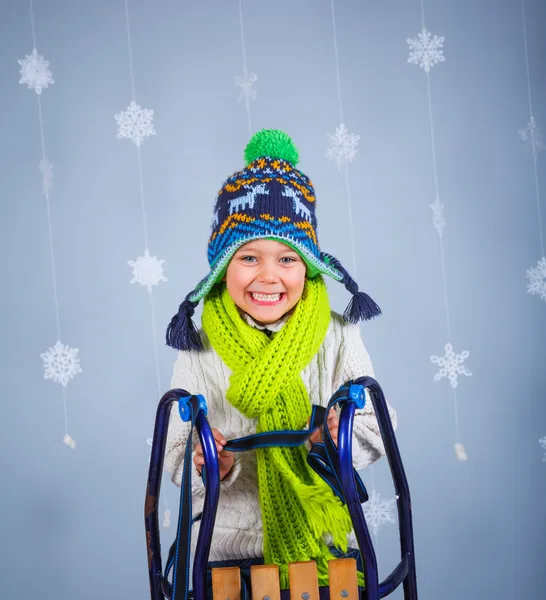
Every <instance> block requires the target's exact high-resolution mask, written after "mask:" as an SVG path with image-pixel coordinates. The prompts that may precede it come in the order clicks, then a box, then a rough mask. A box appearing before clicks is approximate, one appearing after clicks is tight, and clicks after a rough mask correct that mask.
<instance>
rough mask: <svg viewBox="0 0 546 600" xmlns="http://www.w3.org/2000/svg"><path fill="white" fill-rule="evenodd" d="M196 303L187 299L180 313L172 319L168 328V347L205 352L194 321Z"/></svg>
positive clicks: (179, 309) (180, 308)
mask: <svg viewBox="0 0 546 600" xmlns="http://www.w3.org/2000/svg"><path fill="white" fill-rule="evenodd" d="M196 306H197V303H196V302H191V301H190V300H188V298H186V299H185V300H184V302H182V304H181V305H180V307H179V308H178V312H177V313H176V315H174V317H173V318H172V319H171V322H170V323H169V326H168V327H167V334H166V341H167V345H168V346H171V347H172V348H174V349H175V350H197V351H200V350H203V342H202V341H201V336H200V335H199V331H198V330H197V327H196V326H195V323H194V322H193V321H192V317H193V313H194V312H195V307H196Z"/></svg>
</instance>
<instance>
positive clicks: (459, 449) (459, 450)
mask: <svg viewBox="0 0 546 600" xmlns="http://www.w3.org/2000/svg"><path fill="white" fill-rule="evenodd" d="M455 455H456V456H457V458H458V459H459V460H460V461H462V462H463V461H465V460H468V454H467V453H466V450H465V447H464V446H463V444H460V443H457V444H455Z"/></svg>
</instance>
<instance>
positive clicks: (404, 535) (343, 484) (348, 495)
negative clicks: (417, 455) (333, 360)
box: [145, 377, 417, 600]
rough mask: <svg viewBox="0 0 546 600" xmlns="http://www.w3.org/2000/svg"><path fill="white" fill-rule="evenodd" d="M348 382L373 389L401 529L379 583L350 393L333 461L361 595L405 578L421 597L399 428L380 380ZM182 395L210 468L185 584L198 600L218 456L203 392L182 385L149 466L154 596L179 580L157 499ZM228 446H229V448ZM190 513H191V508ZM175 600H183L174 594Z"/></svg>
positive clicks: (408, 597)
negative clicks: (167, 558)
mask: <svg viewBox="0 0 546 600" xmlns="http://www.w3.org/2000/svg"><path fill="white" fill-rule="evenodd" d="M348 386H362V388H364V389H367V390H368V392H369V395H370V397H371V400H372V403H373V407H374V410H375V414H376V417H377V421H378V424H379V430H380V432H381V437H382V439H383V443H384V445H385V450H386V455H387V459H388V462H389V467H390V470H391V475H392V478H393V481H394V488H395V491H396V497H397V507H398V522H399V533H400V554H401V560H400V562H399V563H398V565H397V566H396V567H395V568H394V570H393V571H392V573H391V574H390V575H389V576H388V577H387V578H386V579H385V580H384V581H383V582H381V583H380V582H379V579H378V568H377V559H376V555H375V551H374V548H373V544H372V540H371V537H370V533H369V531H368V527H367V524H366V519H365V517H364V514H363V511H362V505H361V498H362V494H361V493H359V489H358V486H357V483H360V485H362V484H361V482H357V476H355V471H354V469H353V464H352V432H353V419H354V415H355V410H356V408H357V405H356V404H355V401H354V400H352V399H351V398H348V397H347V394H345V396H344V398H343V402H340V406H341V413H340V418H339V430H338V444H337V453H338V455H337V459H336V460H335V461H333V463H332V464H333V468H334V471H335V477H336V479H337V482H338V484H339V487H340V489H341V494H342V497H343V498H342V499H343V501H344V502H345V503H346V504H347V508H348V510H349V514H350V516H351V520H352V523H353V528H354V531H355V535H356V539H357V541H358V545H359V549H360V552H361V554H362V558H363V565H364V579H365V582H366V587H365V589H362V590H361V600H379V598H384V597H386V596H388V595H389V594H391V593H392V592H393V591H394V590H395V589H397V587H398V586H399V585H400V584H401V583H402V584H403V589H404V600H417V578H416V569H415V553H414V542H413V524H412V514H411V499H410V492H409V486H408V482H407V479H406V474H405V471H404V467H403V465H402V459H401V457H400V451H399V449H398V444H397V442H396V437H395V434H394V429H393V427H392V423H391V420H390V417H389V413H388V408H387V403H386V401H385V397H384V395H383V391H382V390H381V387H380V385H379V384H378V382H377V381H376V380H375V379H373V378H372V377H360V378H358V379H354V380H352V381H350V382H347V383H346V384H344V386H342V387H344V388H345V389H347V388H348ZM341 389H342V388H340V390H341ZM338 393H339V392H338ZM335 396H336V395H335V394H334V396H333V397H332V401H333V400H334V398H335ZM181 400H185V401H186V409H187V410H188V411H189V414H188V415H186V418H185V420H190V418H191V420H192V424H193V425H194V426H195V428H196V430H197V433H198V435H199V439H200V441H201V444H202V446H203V454H204V458H205V473H206V492H205V501H204V506H203V512H202V518H201V527H200V529H199V536H198V539H197V547H196V551H195V557H194V566H193V592H188V590H187V589H186V594H185V595H186V596H187V597H191V596H192V597H193V600H205V599H206V571H207V565H208V558H209V550H210V544H211V540H212V531H213V528H214V522H215V519H216V510H217V505H218V498H219V494H220V480H219V469H218V456H217V453H216V446H215V442H214V438H213V435H212V432H211V428H210V426H209V423H208V421H207V418H206V405H205V402H204V399H203V397H202V396H194V395H191V394H190V393H188V392H187V391H185V390H182V389H173V390H170V391H169V392H167V393H166V394H165V395H164V396H163V397H162V398H161V401H160V402H159V406H158V408H157V414H156V421H155V428H154V437H153V443H152V452H151V458H150V468H149V472H148V484H147V488H146V501H145V525H146V546H147V553H148V571H149V579H150V594H151V600H164V599H165V598H172V596H173V595H174V593H173V590H174V582H173V585H171V584H170V583H169V582H168V580H167V578H166V576H165V575H164V573H163V570H162V561H161V545H160V537H159V519H158V504H159V494H160V489H161V474H162V472H163V459H164V454H165V444H166V441H167V431H168V425H169V415H170V410H171V405H172V403H173V402H180V401H181ZM188 400H191V402H189V403H188ZM332 401H331V403H332ZM338 402H339V400H338ZM188 407H189V408H188ZM181 410H182V408H181ZM326 446H328V443H326ZM226 449H229V448H228V447H226ZM186 461H187V462H188V463H189V461H191V457H186ZM189 468H190V465H189V464H187V465H186V472H187V471H188V470H189ZM183 493H184V490H182V494H183ZM364 493H365V491H364ZM182 500H183V499H181V503H180V507H182V506H184V502H183V501H182ZM187 501H188V499H187V498H186V502H187ZM189 502H190V503H189V506H190V509H191V498H189ZM180 512H181V513H182V512H184V511H182V510H180ZM189 512H191V510H190V511H189ZM182 519H186V522H187V525H188V524H189V527H190V529H191V522H192V515H191V514H186V515H183V514H180V515H179V530H180V523H181V520H182ZM186 575H187V574H186ZM323 591H324V590H322V589H321V592H323ZM321 596H322V594H321ZM285 598H286V599H288V598H289V596H288V590H283V591H282V600H284V599H285ZM172 600H184V599H183V598H172Z"/></svg>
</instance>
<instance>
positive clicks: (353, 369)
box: [335, 324, 398, 470]
mask: <svg viewBox="0 0 546 600" xmlns="http://www.w3.org/2000/svg"><path fill="white" fill-rule="evenodd" d="M336 371H337V378H338V381H337V382H336V383H337V385H336V387H335V389H336V390H337V389H338V388H339V386H340V385H342V384H343V383H344V382H345V381H348V380H349V379H356V378H357V377H364V376H369V377H374V371H373V366H372V362H371V360H370V356H369V354H368V351H367V350H366V348H365V347H364V343H363V341H362V338H361V337H360V327H359V326H358V325H352V324H351V325H346V324H343V335H342V342H341V346H340V352H339V363H338V369H337V370H336ZM387 406H388V410H389V415H390V418H391V422H392V424H393V427H394V428H395V429H396V427H397V425H398V422H397V416H396V411H395V410H394V409H393V408H392V407H391V406H390V404H389V403H388V402H387ZM384 455H385V446H384V445H383V440H382V438H381V434H380V431H379V425H378V423H377V418H376V415H375V410H374V408H373V404H372V401H371V398H370V395H369V392H368V390H366V404H365V406H364V408H362V409H357V410H356V412H355V418H354V424H353V463H354V467H355V469H357V470H360V469H363V468H364V467H367V466H368V465H371V464H372V463H374V462H375V461H377V460H378V459H379V458H381V456H384Z"/></svg>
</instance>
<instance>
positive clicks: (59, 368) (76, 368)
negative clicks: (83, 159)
mask: <svg viewBox="0 0 546 600" xmlns="http://www.w3.org/2000/svg"><path fill="white" fill-rule="evenodd" d="M29 12H30V26H31V31H32V45H33V51H32V53H31V54H30V55H27V56H26V57H25V58H24V59H22V60H19V61H18V62H19V65H20V66H21V69H20V73H21V76H22V77H21V79H20V81H19V83H21V84H25V83H26V84H27V85H28V87H29V89H34V91H35V92H36V100H37V105H38V123H39V133H40V147H41V160H40V164H39V170H40V172H41V174H42V190H43V193H44V197H45V200H46V216H47V230H48V242H49V261H50V266H51V283H52V290H53V304H54V312H55V329H56V333H57V341H56V342H55V344H54V345H53V346H52V347H50V348H49V349H48V350H47V351H46V352H44V353H42V354H41V358H42V360H43V363H44V378H46V379H51V380H53V381H54V382H56V383H60V384H61V397H62V400H63V417H64V436H63V441H64V443H65V444H66V445H67V446H68V447H69V448H72V449H74V448H75V447H76V442H75V441H74V439H73V438H72V436H71V435H70V434H69V433H68V430H69V427H68V401H67V392H66V386H67V384H68V382H69V381H70V380H71V379H72V378H73V377H75V376H76V375H77V374H78V373H81V372H82V369H81V367H80V362H79V358H78V353H79V350H78V349H77V348H71V347H69V346H65V345H64V344H63V343H62V342H61V318H60V306H59V293H58V286H57V266H56V262H55V250H54V235H53V219H52V215H51V186H52V183H53V165H52V163H51V162H50V161H49V159H48V158H47V155H46V143H45V134H44V117H43V109H42V99H41V98H42V97H41V94H42V91H43V90H44V89H46V88H47V87H48V86H49V85H52V84H54V83H55V82H54V80H53V77H52V74H51V71H50V70H49V62H48V61H46V60H45V59H44V57H43V56H41V55H40V54H38V51H37V47H38V44H37V38H36V23H35V15H34V5H33V2H32V0H30V4H29Z"/></svg>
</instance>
